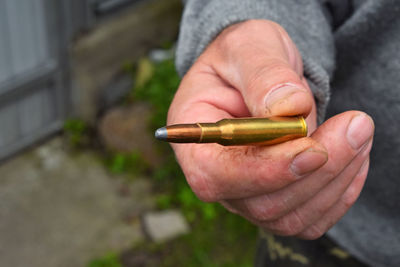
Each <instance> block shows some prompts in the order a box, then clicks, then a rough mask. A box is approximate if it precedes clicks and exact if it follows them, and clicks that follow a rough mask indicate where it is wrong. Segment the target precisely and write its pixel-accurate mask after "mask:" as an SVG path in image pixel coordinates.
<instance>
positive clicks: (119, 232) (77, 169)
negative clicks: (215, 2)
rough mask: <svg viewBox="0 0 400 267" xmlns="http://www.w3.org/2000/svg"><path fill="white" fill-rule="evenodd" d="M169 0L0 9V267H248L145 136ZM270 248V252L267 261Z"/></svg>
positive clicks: (249, 260)
mask: <svg viewBox="0 0 400 267" xmlns="http://www.w3.org/2000/svg"><path fill="white" fill-rule="evenodd" d="M181 13H182V3H181V1H180V0H58V1H53V0H0V266H16V267H18V266H32V267H35V266H40V267H47V266H89V267H117V266H252V264H253V258H254V253H255V247H256V241H257V229H256V228H255V227H254V226H252V225H250V224H249V223H247V222H246V221H244V220H243V219H241V218H239V217H238V216H235V215H232V214H229V213H228V212H226V211H225V210H224V209H223V208H222V207H221V206H220V205H218V204H211V203H202V202H200V201H199V200H198V199H197V198H196V196H195V195H194V194H193V193H192V191H191V190H190V188H189V187H188V186H187V184H186V181H185V178H184V176H183V175H182V173H181V171H180V169H179V166H178V165H177V164H176V162H175V158H174V155H173V153H172V151H171V149H170V147H169V146H168V145H167V144H161V143H158V142H156V141H155V140H154V138H153V133H154V130H155V129H156V128H159V127H162V126H164V125H165V123H166V122H165V121H166V114H167V110H168V106H169V103H170V102H171V100H172V98H173V95H174V92H175V90H176V89H177V87H178V85H179V77H178V75H177V74H176V72H175V66H174V47H175V42H176V40H177V36H178V31H179V21H180V17H181ZM271 253H275V252H271Z"/></svg>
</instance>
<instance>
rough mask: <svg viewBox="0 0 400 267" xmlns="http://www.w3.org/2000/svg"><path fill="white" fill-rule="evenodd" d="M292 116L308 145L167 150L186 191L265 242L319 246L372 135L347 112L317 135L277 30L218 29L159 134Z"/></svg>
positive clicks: (295, 62)
mask: <svg viewBox="0 0 400 267" xmlns="http://www.w3.org/2000/svg"><path fill="white" fill-rule="evenodd" d="M294 115H303V116H305V117H306V121H307V123H308V127H309V132H310V134H311V135H310V136H309V137H306V138H301V139H296V140H292V141H288V142H285V143H282V144H278V145H274V146H238V147H223V146H220V145H217V144H201V145H197V144H184V145H179V144H173V145H172V147H173V149H174V150H175V153H176V156H177V160H178V162H179V164H180V165H181V167H182V170H183V172H184V174H185V176H186V179H187V181H188V183H189V185H190V186H191V188H192V190H193V191H194V192H195V193H196V195H197V196H198V197H199V198H200V199H202V200H204V201H213V202H215V201H218V202H220V203H221V204H222V205H224V206H225V207H226V208H227V209H228V210H230V211H232V212H234V213H237V214H240V215H241V216H243V217H245V218H247V219H248V220H249V221H251V222H253V223H255V224H256V225H258V226H261V227H262V228H264V229H266V230H268V231H270V232H273V233H276V234H279V235H294V236H298V237H300V238H304V239H315V238H318V237H320V236H321V235H322V234H324V233H325V232H326V231H327V230H328V229H329V228H330V227H331V226H332V225H334V224H335V223H336V222H337V221H338V220H339V219H340V218H341V217H342V216H343V215H344V214H345V212H346V211H347V210H348V209H349V208H350V207H351V206H352V205H353V203H354V202H355V200H356V199H357V197H358V195H359V193H360V191H361V189H362V187H363V184H364V181H365V179H366V176H367V173H368V167H369V152H370V149H371V146H372V138H373V130H374V126H373V122H372V120H371V118H370V117H369V116H367V115H366V114H364V113H362V112H358V111H348V112H345V113H342V114H339V115H337V116H335V117H333V118H331V119H329V120H327V121H326V122H325V123H324V124H322V125H321V126H320V127H318V128H316V127H317V123H316V107H315V101H314V98H313V95H312V93H311V90H310V88H309V86H308V84H307V81H306V79H305V78H304V77H303V69H302V60H301V57H300V55H299V52H298V50H297V48H296V47H295V45H294V43H293V42H292V41H291V39H290V37H289V36H288V34H287V33H286V32H285V30H284V29H283V28H282V27H280V26H279V25H277V24H275V23H273V22H270V21H266V20H252V21H247V22H243V23H239V24H236V25H233V26H230V27H228V28H227V29H225V30H224V31H223V32H222V33H221V34H220V35H219V36H218V37H217V38H216V39H215V40H214V41H213V42H212V43H211V44H210V45H209V47H208V48H207V49H206V50H205V51H204V52H203V54H202V55H201V56H200V57H199V59H198V60H197V61H196V62H195V64H194V65H193V66H192V68H191V69H190V70H189V72H188V73H187V74H186V76H185V77H184V78H183V80H182V82H181V85H180V87H179V89H178V91H177V93H176V95H175V98H174V100H173V102H172V104H171V107H170V110H169V113H168V124H176V123H193V122H212V121H218V120H220V119H222V118H231V117H250V116H255V117H268V116H294Z"/></svg>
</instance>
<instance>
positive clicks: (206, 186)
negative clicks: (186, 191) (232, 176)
mask: <svg viewBox="0 0 400 267" xmlns="http://www.w3.org/2000/svg"><path fill="white" fill-rule="evenodd" d="M186 179H187V181H188V183H189V185H190V187H191V188H192V190H193V192H194V193H195V194H196V196H197V197H198V198H199V199H200V200H201V201H204V202H216V201H218V197H217V192H215V191H214V190H213V187H212V186H211V184H210V182H209V180H210V179H208V178H207V177H206V176H205V175H201V174H196V173H190V174H188V175H186Z"/></svg>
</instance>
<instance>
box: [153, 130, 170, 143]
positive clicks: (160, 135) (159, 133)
mask: <svg viewBox="0 0 400 267" xmlns="http://www.w3.org/2000/svg"><path fill="white" fill-rule="evenodd" d="M154 136H155V137H156V138H157V139H158V140H162V141H165V140H167V137H168V132H167V128H165V127H162V128H159V129H157V130H156V132H155V134H154Z"/></svg>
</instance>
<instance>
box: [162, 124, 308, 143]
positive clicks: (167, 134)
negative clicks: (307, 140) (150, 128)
mask: <svg viewBox="0 0 400 267" xmlns="http://www.w3.org/2000/svg"><path fill="white" fill-rule="evenodd" d="M305 136H307V124H306V122H305V120H304V118H303V117H271V118H238V119H223V120H220V121H218V122H216V123H196V124H176V125H171V126H166V127H164V128H160V129H159V130H157V132H156V137H157V138H158V139H160V140H164V141H167V142H171V143H218V144H221V145H224V146H234V145H273V144H277V143H282V142H285V141H288V140H292V139H295V138H300V137H305Z"/></svg>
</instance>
